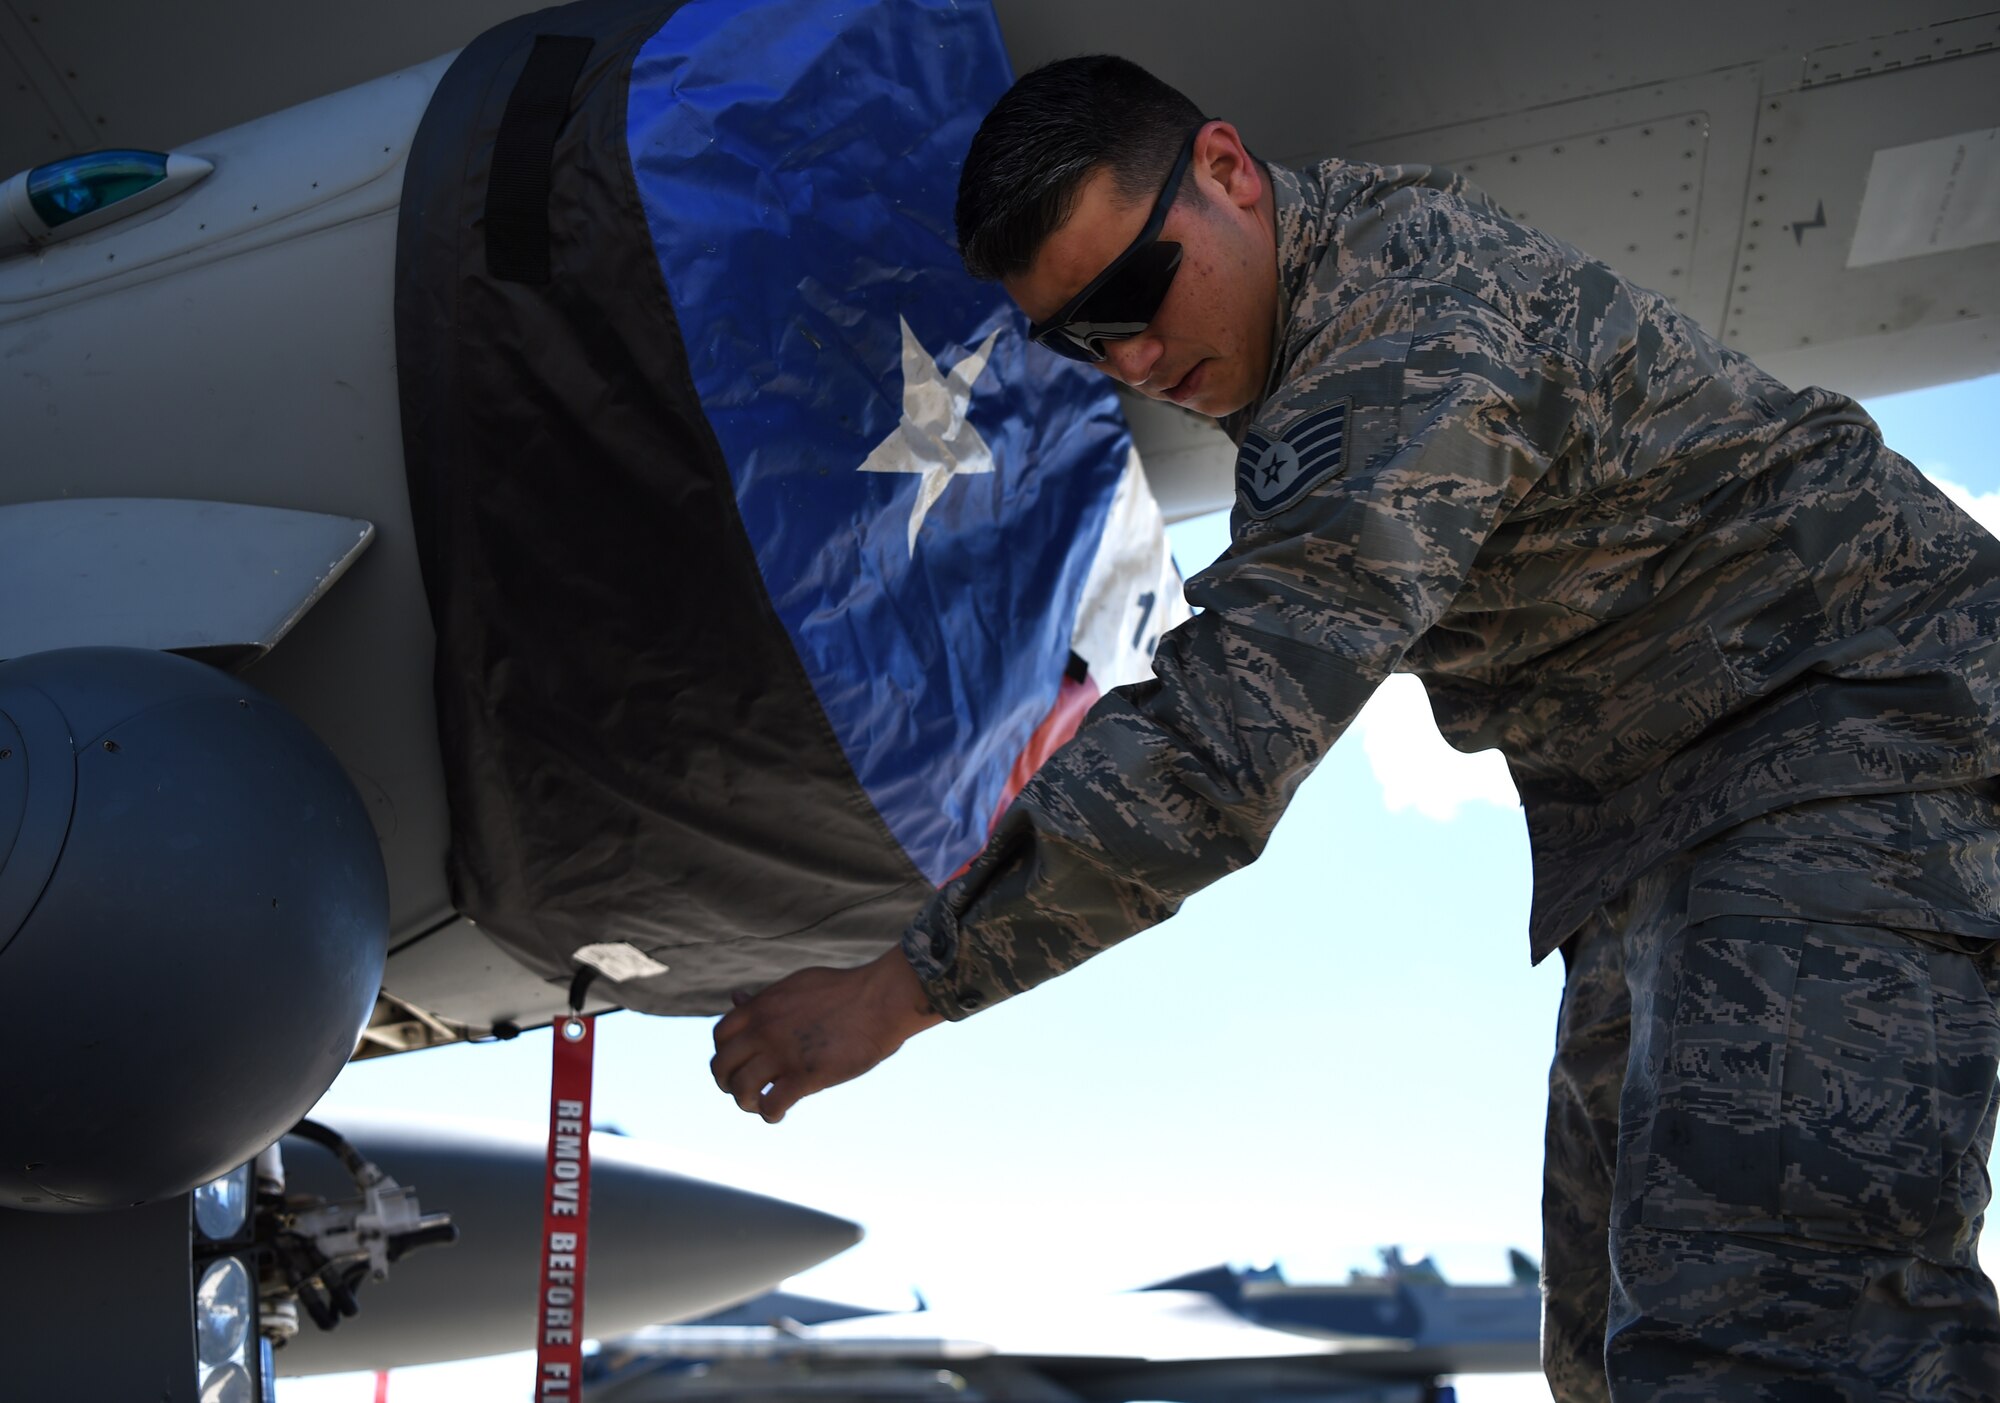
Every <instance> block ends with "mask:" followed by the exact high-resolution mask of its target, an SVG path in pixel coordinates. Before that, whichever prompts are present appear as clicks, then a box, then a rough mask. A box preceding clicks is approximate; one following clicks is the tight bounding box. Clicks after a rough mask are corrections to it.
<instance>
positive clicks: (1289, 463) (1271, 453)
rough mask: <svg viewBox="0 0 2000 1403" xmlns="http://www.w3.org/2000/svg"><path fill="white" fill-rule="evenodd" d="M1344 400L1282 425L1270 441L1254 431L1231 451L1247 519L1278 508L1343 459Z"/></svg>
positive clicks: (1336, 468)
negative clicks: (1239, 447)
mask: <svg viewBox="0 0 2000 1403" xmlns="http://www.w3.org/2000/svg"><path fill="white" fill-rule="evenodd" d="M1347 404H1348V402H1347V401H1346V400H1340V401H1339V402H1337V403H1335V404H1330V405H1328V406H1327V407H1326V408H1324V409H1316V410H1314V411H1313V412H1312V413H1310V414H1307V415H1305V416H1304V417H1302V418H1299V419H1296V420H1294V421H1293V422H1292V423H1290V424H1288V425H1286V426H1285V428H1284V430H1283V432H1282V433H1281V434H1280V435H1279V437H1278V438H1277V439H1275V440H1273V439H1268V438H1266V437H1264V435H1262V434H1260V433H1258V432H1257V431H1256V430H1254V429H1253V430H1251V431H1250V432H1249V433H1248V434H1245V435H1244V437H1243V447H1242V449H1241V451H1240V452H1238V454H1237V455H1236V492H1237V496H1238V497H1239V498H1240V499H1241V500H1242V503H1243V510H1244V511H1245V512H1247V513H1248V514H1249V515H1250V516H1251V517H1253V518H1261V517H1267V516H1271V515H1274V514H1276V513H1277V512H1280V511H1283V510H1284V509H1285V508H1286V507H1288V506H1290V505H1291V504H1292V502H1293V501H1295V500H1296V499H1297V498H1299V497H1300V496H1303V495H1304V494H1305V493H1306V492H1307V491H1309V490H1310V489H1311V488H1312V487H1314V486H1315V485H1316V484H1318V483H1319V482H1321V481H1322V480H1324V479H1326V478H1329V477H1332V476H1334V475H1335V474H1337V473H1338V472H1339V471H1340V470H1341V468H1342V467H1344V466H1345V465H1346V463H1347Z"/></svg>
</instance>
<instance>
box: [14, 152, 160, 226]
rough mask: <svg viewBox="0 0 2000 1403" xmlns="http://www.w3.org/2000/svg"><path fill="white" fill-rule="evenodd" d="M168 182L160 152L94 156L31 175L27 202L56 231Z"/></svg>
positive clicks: (75, 158)
mask: <svg viewBox="0 0 2000 1403" xmlns="http://www.w3.org/2000/svg"><path fill="white" fill-rule="evenodd" d="M166 178H167V158H166V155H165V153H164V152H160V151H92V152H90V153H89V154H88V155H84V156H71V157H69V158H68V159H66V160H61V161H51V162H50V163H49V164H48V165H45V166H37V167H35V168H34V169H33V170H31V171H29V172H28V202H29V203H30V204H31V205H33V206H34V209H35V213H36V214H38V215H40V216H41V219H42V223H44V224H46V225H48V227H49V228H50V229H56V228H59V227H61V226H62V225H64V224H67V223H69V222H70V221H71V220H72V219H80V218H82V217H83V216H84V215H86V214H94V213H96V212H97V211H98V210H101V209H103V208H104V207H105V206H107V205H112V204H116V203H117V202H118V201H120V200H127V199H130V198H131V197H132V196H134V195H137V194H139V193H140V192H141V191H144V190H150V189H152V188H153V187H154V186H155V185H158V184H159V183H160V182H161V181H163V180H165V179H166Z"/></svg>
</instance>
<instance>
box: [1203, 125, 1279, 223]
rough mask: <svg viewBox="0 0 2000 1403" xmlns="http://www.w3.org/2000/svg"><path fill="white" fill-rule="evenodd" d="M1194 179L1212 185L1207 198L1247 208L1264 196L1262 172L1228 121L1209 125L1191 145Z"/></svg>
mask: <svg viewBox="0 0 2000 1403" xmlns="http://www.w3.org/2000/svg"><path fill="white" fill-rule="evenodd" d="M1194 170H1195V179H1196V180H1197V181H1199V182H1201V183H1203V184H1208V185H1212V186H1213V187H1215V188H1213V189H1211V190H1208V191H1206V192H1205V193H1207V194H1208V195H1209V196H1210V198H1212V199H1220V200H1222V201H1224V202H1226V203H1228V204H1231V205H1234V206H1236V207H1237V208H1238V209H1249V208H1251V207H1252V206H1254V205H1255V204H1256V203H1257V201H1258V200H1259V199H1260V198H1262V196H1263V194H1264V172H1263V170H1262V168H1261V167H1259V166H1258V164H1257V162H1256V161H1255V160H1254V159H1252V158H1251V155H1250V148H1249V147H1247V146H1245V145H1244V144H1243V137H1242V135H1241V134H1240V133H1239V132H1238V131H1237V130H1236V128H1235V127H1234V126H1233V125H1231V124H1230V123H1228V122H1211V123H1209V124H1208V125H1207V126H1206V127H1204V128H1203V129H1202V133H1201V135H1200V136H1198V137H1196V138H1195V142H1194Z"/></svg>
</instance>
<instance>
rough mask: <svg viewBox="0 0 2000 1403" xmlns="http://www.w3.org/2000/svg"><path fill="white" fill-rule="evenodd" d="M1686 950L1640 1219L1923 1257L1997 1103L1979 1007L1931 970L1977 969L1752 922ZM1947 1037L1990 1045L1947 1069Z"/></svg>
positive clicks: (1890, 946)
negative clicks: (1940, 965)
mask: <svg viewBox="0 0 2000 1403" xmlns="http://www.w3.org/2000/svg"><path fill="white" fill-rule="evenodd" d="M1684 939H1685V944H1684V946H1683V953H1682V958H1681V961H1680V968H1679V978H1678V980H1677V981H1676V982H1675V983H1674V985H1673V987H1672V990H1671V998H1672V1026H1671V1028H1670V1029H1669V1030H1668V1039H1667V1050H1666V1054H1665V1056H1664V1058H1663V1059H1662V1061H1661V1063H1660V1066H1659V1072H1658V1077H1659V1087H1658V1095H1659V1099H1658V1102H1657V1111H1656V1114H1655V1117H1654V1122H1653V1129H1652V1135H1651V1137H1650V1153H1649V1155H1648V1162H1647V1167H1646V1173H1645V1186H1644V1189H1643V1195H1644V1200H1643V1202H1642V1205H1641V1216H1642V1219H1643V1221H1645V1222H1647V1223H1649V1224H1651V1225H1653V1226H1656V1227H1665V1228H1680V1229H1688V1230H1706V1231H1717V1230H1722V1231H1737V1232H1761V1233H1777V1234H1789V1235H1796V1236H1802V1237H1807V1238H1812V1239H1815V1240H1820V1241H1830V1242H1849V1243H1855V1244H1860V1245H1870V1246H1876V1247H1880V1248H1884V1249H1887V1250H1892V1251H1916V1250H1923V1249H1924V1248H1925V1246H1926V1243H1927V1235H1929V1234H1930V1233H1931V1230H1932V1226H1933V1223H1934V1222H1938V1221H1939V1220H1941V1219H1943V1220H1951V1219H1953V1217H1954V1215H1953V1214H1951V1213H1948V1212H1941V1208H1945V1207H1947V1206H1949V1205H1947V1204H1946V1202H1945V1200H1946V1198H1947V1197H1948V1195H1947V1194H1946V1192H1945V1189H1946V1179H1947V1173H1948V1171H1952V1172H1953V1173H1955V1172H1956V1171H1957V1170H1958V1168H1959V1160H1961V1159H1962V1158H1963V1157H1964V1156H1965V1153H1966V1150H1967V1148H1968V1146H1969V1145H1970V1144H1971V1143H1972V1140H1973V1139H1974V1136H1975V1132H1976V1130H1977V1125H1978V1122H1979V1120H1980V1119H1981V1117H1983V1114H1984V1108H1985V1103H1986V1102H1987V1101H1988V1100H1990V1097H1991V1090H1992V1083H1993V1063H1992V1060H1991V1051H1990V1047H1991V1042H1992V1038H1991V1014H1992V1010H1991V1004H1990V1000H1984V1002H1983V1003H1982V1001H1981V999H1980V998H1979V997H1977V996H1975V997H1973V998H1971V999H1969V1000H1968V999H1964V998H1961V997H1959V996H1958V995H1957V994H1955V993H1954V994H1947V995H1946V997H1944V998H1942V999H1940V997H1939V995H1940V993H1942V992H1944V991H1937V990H1934V989H1933V979H1932V966H1933V963H1934V962H1944V961H1955V962H1956V965H1955V966H1954V967H1953V970H1952V971H1949V973H1952V974H1955V975H1963V974H1965V973H1966V972H1969V971H1971V970H1972V965H1973V962H1972V961H1971V960H1968V959H1966V958H1965V957H1964V956H1960V955H1952V954H1949V953H1946V952H1942V951H1932V950H1928V949H1926V947H1924V946H1921V945H1918V944H1916V943H1914V942H1912V941H1908V940H1906V939H1904V938H1902V937H1900V936H1898V935H1896V934H1895V933H1894V932H1891V931H1885V930H1881V929H1877V928H1873V927H1865V926H1841V925H1817V924H1808V923H1804V922H1798V921H1786V920H1777V919H1769V918H1759V917H1749V916H1724V917H1717V918H1714V919H1711V920H1708V921H1704V922H1701V923H1700V924H1697V925H1694V926H1691V927H1689V928H1688V929H1687V930H1686V933H1685V937H1684ZM1954 982H1955V983H1963V982H1965V980H1964V979H1963V978H1958V979H1955V980H1954ZM1971 984H1972V985H1975V986H1978V988H1980V989H1981V990H1983V987H1984V986H1983V984H1981V983H1980V981H1979V980H1978V978H1977V977H1976V973H1974V974H1973V975H1972V977H1971ZM1663 985H1664V981H1663ZM1662 992H1663V993H1665V992H1667V991H1666V989H1665V988H1664V987H1663V991H1662ZM1975 1004H1980V1005H1981V1006H1980V1007H1978V1008H1975V1007H1974V1005H1975ZM1982 1013H1983V1018H1982ZM1941 1018H1944V1019H1948V1020H1955V1022H1956V1024H1963V1025H1964V1026H1963V1027H1962V1028H1959V1027H1956V1026H1955V1027H1954V1028H1953V1029H1951V1030H1948V1031H1947V1030H1945V1029H1944V1024H1943V1022H1941ZM1968 1020H1969V1021H1968ZM1975 1025H1977V1026H1976V1027H1975ZM1978 1029H1984V1030H1985V1031H1984V1033H1983V1035H1982V1034H1981V1033H1980V1032H1979V1031H1978ZM1941 1032H1943V1033H1944V1035H1945V1036H1946V1037H1948V1038H1949V1040H1950V1041H1951V1042H1952V1043H1953V1044H1954V1046H1956V1045H1957V1044H1961V1043H1968V1040H1969V1041H1971V1042H1979V1043H1980V1044H1981V1048H1982V1049H1983V1050H1982V1051H1980V1052H1979V1053H1978V1054H1977V1055H1974V1056H1972V1057H1970V1058H1967V1057H1963V1056H1958V1055H1956V1054H1954V1055H1953V1056H1951V1057H1949V1058H1947V1059H1946V1060H1945V1061H1943V1062H1941V1060H1940V1050H1941V1049H1940V1041H1941ZM1966 1050H1967V1051H1970V1050H1971V1049H1970V1047H1969V1046H1968V1047H1967V1048H1966ZM1941 1071H1943V1072H1944V1073H1945V1075H1946V1079H1947V1080H1948V1081H1949V1082H1951V1083H1952V1084H1951V1085H1947V1086H1945V1087H1943V1088H1942V1089H1941V1088H1940V1084H1939V1081H1940V1072H1941ZM1975 1107H1976V1109H1975ZM1973 1211H1974V1213H1976V1212H1977V1209H1976V1208H1975V1209H1974V1210H1973ZM1940 1226H1943V1227H1945V1229H1946V1232H1945V1236H1946V1238H1947V1239H1952V1238H1955V1237H1956V1236H1957V1235H1958V1234H1957V1232H1956V1231H1955V1230H1954V1229H1953V1228H1952V1227H1951V1224H1950V1222H1949V1221H1946V1222H1943V1223H1941V1224H1940ZM1931 1245H1932V1247H1933V1253H1927V1255H1932V1254H1934V1253H1935V1252H1936V1251H1939V1250H1942V1251H1944V1252H1950V1251H1951V1250H1952V1249H1950V1248H1949V1247H1946V1246H1944V1244H1941V1243H1940V1244H1931Z"/></svg>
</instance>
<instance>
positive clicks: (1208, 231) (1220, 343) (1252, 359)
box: [1003, 122, 1278, 419]
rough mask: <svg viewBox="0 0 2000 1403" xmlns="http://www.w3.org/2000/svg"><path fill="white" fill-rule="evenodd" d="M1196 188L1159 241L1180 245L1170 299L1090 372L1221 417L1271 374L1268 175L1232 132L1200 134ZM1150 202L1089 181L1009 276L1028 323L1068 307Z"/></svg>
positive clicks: (1273, 297) (1102, 180)
mask: <svg viewBox="0 0 2000 1403" xmlns="http://www.w3.org/2000/svg"><path fill="white" fill-rule="evenodd" d="M1192 169H1193V171H1194V173H1195V185H1196V188H1195V190H1194V191H1193V192H1185V191H1184V192H1183V193H1182V194H1181V195H1180V196H1179V197H1178V198H1176V199H1175V201H1174V204H1173V208H1172V209H1171V210H1170V211H1169V213H1168V215H1167V221H1166V225H1165V227H1164V228H1163V229H1162V230H1161V231H1160V237H1161V238H1162V239H1170V240H1173V241H1174V242H1176V243H1178V244H1180V245H1181V263H1180V268H1179V269H1178V270H1177V271H1176V272H1175V274H1174V281H1173V285H1172V286H1171V287H1170V288H1168V289H1167V295H1166V299H1165V300H1164V301H1163V302H1161V303H1160V309H1159V311H1158V312H1156V313H1155V314H1154V316H1153V319H1152V321H1150V322H1149V323H1147V325H1146V329H1145V330H1144V331H1142V332H1140V333H1139V334H1138V335H1137V336H1132V337H1127V338H1126V339H1124V340H1121V341H1107V342H1105V343H1103V344H1104V353H1105V357H1106V358H1105V359H1104V360H1103V361H1101V362H1099V363H1098V366H1097V368H1098V369H1099V370H1102V371H1103V372H1104V373H1105V374H1107V375H1109V376H1111V377H1112V378H1113V379H1115V380H1118V381H1120V382H1121V383H1123V384H1126V385H1130V386H1131V387H1132V388H1133V389H1135V390H1137V391H1139V392H1140V393H1141V394H1144V395H1147V396H1149V397H1151V398H1153V399H1162V400H1169V401H1171V402H1172V403H1174V404H1178V405H1181V406H1183V407H1185V408H1188V409H1192V410H1196V411H1197V412H1199V413H1202V414H1207V415H1211V416H1213V417H1215V418H1218V419H1219V418H1221V417H1222V416H1224V415H1226V414H1233V413H1235V412H1236V411H1237V410H1239V409H1241V408H1243V406H1245V405H1246V404H1248V403H1250V401H1251V400H1253V399H1255V398H1256V397H1257V396H1258V395H1259V394H1260V393H1262V392H1263V389H1264V381H1265V379H1266V378H1267V377H1268V376H1269V374H1270V370H1271V355H1272V344H1271V343H1272V333H1273V325H1274V320H1275V318H1276V315H1277V299H1278V265H1277V238H1276V235H1275V233H1274V222H1273V216H1272V199H1271V193H1270V185H1269V182H1268V181H1266V180H1265V179H1264V178H1263V172H1262V170H1261V169H1260V168H1259V167H1258V165H1257V163H1256V162H1255V161H1253V160H1251V159H1250V157H1249V154H1248V152H1246V151H1245V150H1244V148H1243V144H1242V141H1241V139H1240V138H1239V137H1238V136H1237V134H1236V129H1235V128H1234V127H1231V126H1230V125H1229V124H1228V123H1226V122H1212V123H1210V124H1209V125H1208V126H1207V127H1206V128H1205V129H1204V130H1203V131H1202V133H1201V135H1200V136H1199V137H1198V138H1197V139H1196V141H1195V149H1194V160H1193V163H1192ZM1151 213H1152V202H1151V201H1150V200H1141V201H1139V202H1137V203H1127V202H1125V201H1123V200H1121V199H1119V197H1118V192H1117V190H1116V188H1115V186H1114V185H1113V183H1112V179H1111V173H1110V172H1109V171H1108V170H1105V169H1103V168H1099V169H1098V170H1096V171H1093V172H1092V173H1091V174H1090V176H1089V177H1088V178H1086V179H1085V181H1084V183H1083V187H1082V188H1081V190H1080V191H1079V192H1078V194H1077V200H1076V206H1075V208H1074V209H1073V210H1072V211H1071V212H1070V217H1069V218H1068V219H1067V220H1065V221H1064V222H1063V224H1062V226H1061V227H1060V228H1058V229H1057V230H1056V231H1055V232H1054V233H1053V234H1051V235H1049V237H1048V239H1047V241H1046V242H1044V243H1043V244H1042V247H1041V249H1040V251H1039V252H1038V253H1037V254H1036V255H1035V261H1034V263H1033V264H1032V265H1031V266H1030V267H1029V268H1028V270H1027V271H1026V272H1024V273H1020V274H1017V275H1016V276H1014V277H1011V278H1007V279H1005V280H1004V284H1003V285H1004V286H1005V287H1006V289H1007V294H1008V296H1010V297H1012V298H1013V299H1014V301H1015V303H1016V304H1017V305H1018V306H1019V307H1020V308H1021V310H1022V311H1023V312H1025V313H1026V314H1027V316H1028V319H1029V320H1030V321H1040V320H1042V319H1043V318H1046V317H1048V316H1051V315H1052V314H1054V313H1055V312H1056V311H1057V310H1059V309H1060V308H1062V307H1063V305H1064V304H1065V303H1067V302H1068V301H1069V299H1070V298H1072V297H1074V296H1075V295H1076V294H1077V293H1078V292H1080V291H1081V290H1082V289H1083V288H1084V286H1085V285H1086V284H1088V283H1089V282H1090V281H1091V279H1093V278H1095V277H1096V276H1097V275H1098V274H1099V273H1101V272H1103V271H1104V269H1105V267H1106V265H1108V264H1109V263H1110V262H1111V260H1112V259H1114V258H1116V257H1117V256H1118V255H1119V254H1121V253H1123V252H1124V251H1125V249H1126V247H1127V246H1128V245H1129V244H1131V242H1132V240H1133V238H1134V237H1136V236H1137V234H1138V233H1139V231H1140V229H1141V228H1143V227H1144V226H1145V223H1146V219H1147V216H1149V215H1150V214H1151Z"/></svg>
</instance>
